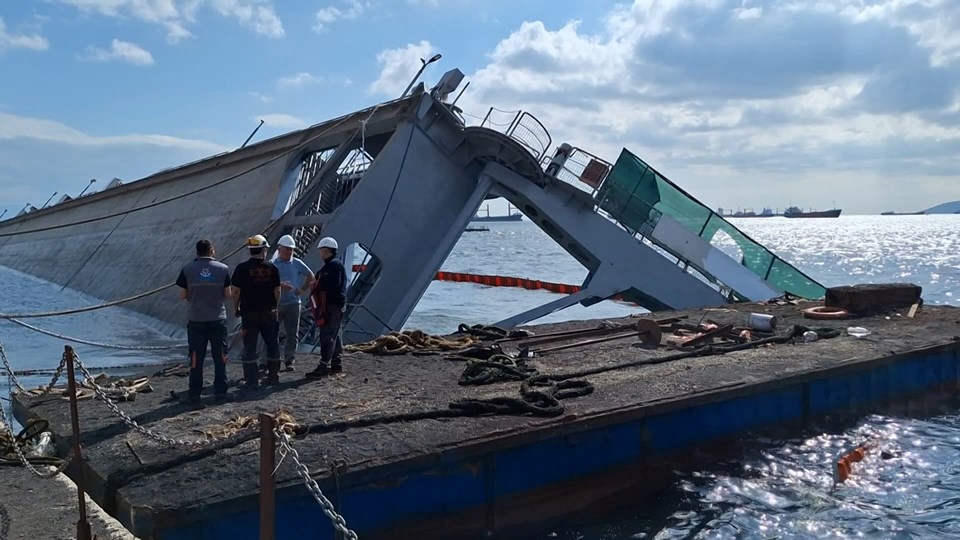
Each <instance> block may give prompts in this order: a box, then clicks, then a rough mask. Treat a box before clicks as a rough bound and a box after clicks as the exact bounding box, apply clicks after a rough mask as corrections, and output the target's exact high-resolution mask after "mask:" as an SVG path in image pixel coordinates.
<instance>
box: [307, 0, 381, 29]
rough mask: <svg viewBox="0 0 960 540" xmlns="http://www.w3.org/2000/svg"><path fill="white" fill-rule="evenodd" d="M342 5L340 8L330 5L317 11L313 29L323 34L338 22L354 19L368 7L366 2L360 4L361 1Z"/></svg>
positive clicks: (351, 0)
mask: <svg viewBox="0 0 960 540" xmlns="http://www.w3.org/2000/svg"><path fill="white" fill-rule="evenodd" d="M344 4H345V5H343V7H342V8H340V7H337V6H335V5H332V6H327V7H325V8H322V9H320V10H319V11H317V14H316V23H315V24H314V25H313V29H314V30H316V31H317V32H323V31H324V30H326V29H327V28H329V27H330V25H331V24H333V23H335V22H337V21H339V20H346V19H356V18H357V17H359V16H360V15H363V12H364V11H366V10H367V9H368V8H369V7H370V4H369V3H368V2H362V1H361V0H347V2H345V3H344Z"/></svg>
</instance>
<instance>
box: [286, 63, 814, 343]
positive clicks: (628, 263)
mask: <svg viewBox="0 0 960 540" xmlns="http://www.w3.org/2000/svg"><path fill="white" fill-rule="evenodd" d="M462 79H463V75H462V73H461V72H460V71H459V70H456V69H454V70H451V71H449V72H447V73H446V74H445V75H444V76H443V77H442V78H441V80H440V82H439V83H438V84H437V85H436V86H435V87H434V88H432V89H431V90H429V91H426V90H425V89H423V88H422V87H420V88H418V91H417V92H415V94H414V95H415V97H414V98H413V99H411V102H410V105H409V108H408V109H407V110H406V111H405V112H404V113H403V114H401V115H398V117H399V120H398V121H397V123H396V125H395V126H394V127H393V129H390V130H377V129H376V127H375V126H367V131H366V133H365V135H364V136H363V137H360V138H358V137H356V136H355V135H353V136H351V135H348V134H347V135H344V136H343V137H342V139H341V140H339V141H338V142H337V143H336V145H333V144H331V145H330V146H328V147H327V148H323V149H320V150H317V151H315V152H314V153H313V156H315V157H314V158H313V159H312V160H310V161H308V163H309V167H308V168H307V169H306V171H307V173H306V174H304V175H302V176H301V178H300V181H299V183H298V185H297V187H296V190H295V191H294V193H292V194H291V196H290V200H291V201H292V203H291V206H290V208H289V210H288V211H287V212H286V213H285V214H284V215H283V217H281V218H280V219H279V222H278V228H277V230H276V231H275V234H274V236H275V237H278V236H279V235H281V234H293V235H294V236H295V237H297V238H298V239H300V244H302V245H307V246H310V245H311V244H313V243H314V241H315V240H316V239H317V238H318V237H319V236H321V235H322V236H333V237H334V238H336V239H337V240H338V242H339V243H340V245H341V246H350V247H349V248H348V249H347V250H346V254H345V259H346V260H347V261H351V260H353V253H354V251H353V250H357V249H359V250H362V252H363V253H364V255H365V257H364V259H365V261H366V262H365V264H363V265H362V267H361V271H360V272H359V273H358V274H357V275H355V276H352V279H351V282H352V284H351V286H350V288H349V291H348V308H347V314H346V317H345V327H344V339H345V341H348V342H357V341H365V340H368V339H371V338H373V337H376V336H379V335H382V334H383V333H386V332H389V331H393V330H399V329H400V328H401V327H402V326H403V325H404V323H405V322H406V320H407V318H408V317H409V316H410V314H411V312H412V311H413V310H414V308H415V307H416V305H417V302H418V301H419V300H420V298H421V296H422V295H423V293H424V291H426V289H427V287H428V286H429V284H430V282H431V280H432V279H433V277H434V275H435V274H436V273H437V271H438V270H439V269H440V267H441V265H442V264H443V262H444V260H445V259H446V258H447V256H448V255H449V253H450V251H451V250H452V249H453V247H454V245H455V244H456V243H457V240H458V239H459V238H460V235H461V234H462V232H463V231H464V229H465V228H466V227H467V225H468V224H469V222H470V220H471V219H472V218H473V216H474V215H475V213H476V211H477V209H478V208H479V207H480V205H481V203H482V202H483V201H484V200H485V199H489V198H494V197H503V198H505V199H507V200H508V201H509V202H510V203H511V204H512V205H513V206H515V207H516V208H518V209H519V210H521V211H522V212H523V214H524V215H525V216H526V217H527V218H528V219H530V220H531V221H532V222H533V223H535V224H536V225H537V226H538V227H540V229H542V230H543V231H544V232H545V233H546V234H547V235H549V236H550V237H551V238H552V239H553V240H554V241H556V242H557V244H558V245H560V246H561V247H562V248H563V249H564V250H565V251H567V253H569V254H570V255H571V256H573V258H575V259H576V260H577V261H578V262H579V263H580V264H582V265H583V266H584V267H585V268H586V269H587V270H588V272H589V274H588V277H587V278H586V280H585V281H584V283H583V285H582V288H581V290H580V291H579V292H577V293H576V294H571V295H566V296H564V297H562V298H559V299H557V300H555V301H552V302H549V303H547V304H544V305H542V306H539V307H537V308H534V309H531V310H528V311H525V312H523V313H519V314H515V315H513V316H510V317H508V318H506V319H504V320H501V321H498V322H497V323H496V324H497V325H498V326H501V327H506V328H509V327H513V326H516V325H519V324H523V323H526V322H529V321H532V320H535V319H537V318H540V317H543V316H544V315H547V314H549V313H552V312H555V311H557V310H561V309H564V308H566V307H569V306H572V305H574V304H577V303H580V304H582V305H585V306H589V305H592V304H595V303H597V302H600V301H603V300H605V299H608V298H611V297H613V296H617V295H620V296H621V297H622V298H624V299H626V300H629V301H633V302H636V303H637V304H640V305H642V306H644V307H646V308H648V309H651V310H661V309H680V308H691V307H699V306H715V305H721V304H724V303H727V302H730V301H736V300H763V299H769V298H772V297H775V296H778V295H780V294H782V293H783V292H784V290H785V288H784V287H782V286H778V283H777V282H776V281H777V280H776V279H772V277H773V278H776V277H777V276H771V269H770V268H767V269H765V270H766V273H765V274H764V273H760V272H756V271H755V270H753V269H751V268H750V267H749V265H747V264H745V263H744V264H741V262H738V261H736V260H734V259H733V258H731V257H730V256H728V255H727V254H726V253H724V252H723V251H722V250H721V249H719V248H718V247H716V246H714V245H712V244H711V238H707V237H704V236H703V235H702V233H703V232H705V230H706V229H707V223H706V222H705V223H704V224H703V225H704V227H703V229H701V230H700V231H699V233H698V232H697V231H696V230H690V228H689V227H687V226H685V224H684V223H683V221H682V220H683V216H676V215H674V216H671V215H670V212H664V211H661V210H658V209H657V208H656V202H654V203H653V204H651V201H649V200H645V199H643V198H640V197H635V196H634V195H635V193H630V194H629V196H628V197H627V198H626V200H625V199H624V197H623V196H622V194H620V195H621V196H620V197H617V196H616V195H617V194H616V193H613V192H612V190H611V189H604V187H605V182H607V181H608V177H610V176H611V174H610V173H611V172H612V171H614V169H615V168H614V166H613V165H611V164H610V163H607V162H605V161H604V160H602V159H600V158H598V157H596V156H594V155H592V154H590V153H589V152H587V151H585V150H582V149H579V148H575V147H572V146H570V145H568V144H561V145H559V146H558V147H557V148H556V149H555V151H554V152H553V153H552V154H551V153H550V150H551V144H552V139H551V137H550V134H549V132H548V131H547V129H546V128H545V127H544V126H543V125H542V124H541V123H540V122H539V121H538V120H537V119H536V118H535V117H534V116H533V115H531V114H529V113H527V112H518V113H516V115H515V116H514V117H513V118H512V120H511V121H510V122H509V123H508V124H506V126H505V127H504V126H500V127H501V128H503V129H501V130H498V129H495V124H494V123H493V122H491V120H490V118H491V114H492V113H493V112H494V110H493V109H491V110H490V111H489V112H488V113H487V116H486V117H485V118H484V121H483V123H482V124H481V125H480V126H472V127H471V126H467V125H466V122H465V121H464V118H463V116H462V115H461V114H460V113H461V111H460V110H459V109H458V108H457V107H456V106H455V104H449V103H447V97H448V96H449V95H450V94H451V93H452V92H454V91H455V90H456V89H457V87H458V86H459V84H460V83H461V81H462ZM371 128H373V129H371ZM618 166H619V165H618ZM650 171H652V169H649V167H648V168H647V171H646V172H650ZM642 176H643V175H642V174H641V178H637V181H638V182H640V181H642V179H643V178H642ZM655 178H656V179H658V180H660V181H665V179H663V178H662V176H659V175H655ZM667 182H668V181H667ZM578 184H579V185H578ZM613 185H614V184H613V181H612V180H611V181H610V184H609V186H613ZM670 185H671V186H672V184H670ZM635 187H636V186H635ZM674 187H675V186H674ZM585 188H588V189H590V191H587V190H586V189H585ZM591 188H592V189H591ZM684 195H686V194H684ZM687 197H689V196H687ZM689 199H690V200H691V201H693V202H694V203H695V204H697V205H699V203H698V202H696V201H695V199H693V198H692V197H689ZM701 206H702V205H701ZM703 208H706V207H703ZM638 210H639V211H641V212H644V213H645V215H644V216H643V217H642V218H641V219H636V218H635V216H634V217H633V218H632V217H631V216H633V215H634V214H636V213H637V211H638ZM708 217H710V218H712V217H714V215H712V214H711V215H709V216H708ZM716 217H717V218H718V219H720V220H721V221H722V218H719V216H716ZM678 218H679V219H678ZM723 224H725V226H724V227H721V228H719V229H717V228H716V227H714V229H715V230H723V229H726V230H727V232H732V231H731V230H730V229H732V226H730V225H729V223H727V222H725V221H723ZM734 230H735V229H734ZM740 235H741V236H742V237H743V238H744V239H746V237H745V235H742V233H740ZM747 240H749V239H747ZM750 242H752V241H750ZM738 244H740V242H738ZM740 245H741V248H744V247H746V244H740ZM751 245H754V246H758V244H755V243H753V244H751ZM760 247H761V249H762V246H760ZM747 251H748V249H744V252H745V255H746V252H747ZM767 253H769V252H767ZM302 255H303V256H304V257H305V258H306V260H307V262H308V264H312V265H315V264H318V263H319V261H318V260H317V259H316V257H317V255H316V254H315V253H313V252H312V251H305V252H304V253H302ZM774 260H777V261H778V262H780V263H781V265H785V263H782V261H779V259H776V258H775V256H772V254H771V258H770V262H771V264H772V262H773V261H774ZM411 261H416V264H411ZM786 267H789V265H786ZM786 267H785V268H786ZM789 268H790V270H791V272H792V274H793V275H796V274H799V272H798V271H796V270H795V269H793V268H792V267H789ZM801 275H802V274H801ZM803 278H804V279H803V280H802V281H803V282H804V283H805V284H806V285H808V286H811V287H812V288H813V290H814V291H815V292H814V294H816V288H817V287H819V285H817V284H816V283H815V282H814V281H813V280H810V279H809V278H807V277H806V276H803Z"/></svg>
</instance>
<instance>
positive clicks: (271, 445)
mask: <svg viewBox="0 0 960 540" xmlns="http://www.w3.org/2000/svg"><path fill="white" fill-rule="evenodd" d="M276 423H277V421H276V419H275V418H274V417H273V416H271V415H269V414H266V413H260V540H274V535H275V534H276V510H277V506H276V505H277V500H276V483H275V482H274V479H273V469H274V468H275V467H276V464H275V461H276V460H275V458H276V451H277V441H276V439H275V438H274V435H273V429H274V427H275V426H276Z"/></svg>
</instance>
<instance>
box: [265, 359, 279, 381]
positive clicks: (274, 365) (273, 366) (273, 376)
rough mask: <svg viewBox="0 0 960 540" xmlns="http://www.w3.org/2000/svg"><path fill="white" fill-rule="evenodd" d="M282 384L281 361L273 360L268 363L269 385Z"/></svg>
mask: <svg viewBox="0 0 960 540" xmlns="http://www.w3.org/2000/svg"><path fill="white" fill-rule="evenodd" d="M279 383H280V361H279V360H271V361H269V362H267V384H279Z"/></svg>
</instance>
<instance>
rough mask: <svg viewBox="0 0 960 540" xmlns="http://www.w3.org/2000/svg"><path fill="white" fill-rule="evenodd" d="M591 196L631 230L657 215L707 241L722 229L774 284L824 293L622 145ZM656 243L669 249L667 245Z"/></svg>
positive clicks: (752, 265) (753, 267)
mask: <svg viewBox="0 0 960 540" xmlns="http://www.w3.org/2000/svg"><path fill="white" fill-rule="evenodd" d="M596 199H597V201H598V202H599V204H600V208H602V209H603V210H604V211H606V212H607V213H609V214H610V215H611V216H612V217H613V218H614V219H616V220H617V221H619V222H620V223H622V224H623V225H625V226H627V227H628V228H630V229H633V230H635V231H641V230H644V229H647V228H652V227H654V226H655V225H656V220H657V218H658V217H659V216H660V214H665V215H668V216H670V217H671V218H673V219H675V220H676V221H678V222H679V223H680V224H681V225H683V226H684V227H685V228H687V229H689V230H690V231H691V232H693V233H694V234H696V235H698V236H700V237H701V238H703V239H704V240H706V241H707V242H710V241H711V240H712V239H713V237H714V235H716V234H717V232H719V231H723V232H724V233H726V234H728V235H730V237H731V238H732V239H733V241H734V242H736V244H737V246H738V247H739V248H740V250H741V252H742V253H743V258H742V260H741V261H740V262H741V264H743V265H744V266H746V267H747V268H748V269H750V271H752V272H753V273H755V274H757V275H758V276H760V277H761V278H763V279H765V280H766V281H768V282H769V283H770V284H772V285H774V286H775V287H777V288H779V289H782V290H784V291H787V292H789V293H791V294H795V295H797V296H802V297H804V298H814V299H815V298H820V297H822V296H823V295H824V293H825V292H826V291H825V289H824V287H823V286H822V285H820V284H819V283H817V282H816V281H814V280H813V279H811V278H810V277H808V276H806V275H805V274H804V273H803V272H801V271H799V270H797V269H796V268H794V267H793V266H791V265H790V264H788V263H787V262H785V261H784V260H783V259H781V258H779V257H777V256H776V255H775V254H773V253H772V252H771V251H770V250H768V249H767V248H765V247H763V246H762V245H761V244H759V243H757V242H755V241H753V240H752V239H751V238H750V237H748V236H747V235H746V234H744V233H743V232H742V231H740V229H738V228H736V227H734V226H733V225H732V224H731V223H730V222H728V221H727V220H725V219H723V217H721V216H720V215H719V214H717V213H715V212H714V211H712V210H710V209H709V208H707V207H706V206H704V205H703V204H701V203H700V201H698V200H696V199H695V198H693V197H692V196H691V195H689V194H688V193H686V192H685V191H683V190H682V189H680V188H679V187H677V186H676V185H675V184H674V183H673V182H671V181H670V180H668V179H666V178H664V177H663V176H662V175H660V174H659V173H658V172H657V171H655V170H654V169H653V168H651V167H650V166H649V165H647V164H646V163H644V162H643V160H641V159H640V158H639V157H637V156H635V155H634V154H632V153H631V152H630V151H629V150H627V149H626V148H624V149H623V151H622V152H621V153H620V157H619V158H618V159H617V162H616V164H615V165H614V166H613V169H611V171H610V174H609V175H607V178H606V179H605V180H604V182H603V184H602V185H601V186H600V189H599V190H597V195H596ZM661 247H663V248H664V249H667V250H668V251H670V247H669V246H661ZM698 270H700V271H703V272H705V270H704V269H702V268H698Z"/></svg>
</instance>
